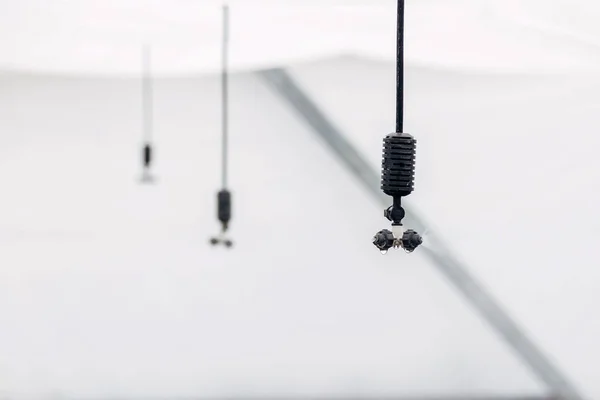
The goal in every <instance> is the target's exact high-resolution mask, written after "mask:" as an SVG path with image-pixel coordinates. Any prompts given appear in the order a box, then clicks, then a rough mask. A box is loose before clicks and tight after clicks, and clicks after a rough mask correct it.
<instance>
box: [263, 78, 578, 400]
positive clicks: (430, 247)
mask: <svg viewBox="0 0 600 400" xmlns="http://www.w3.org/2000/svg"><path fill="white" fill-rule="evenodd" d="M257 74H258V75H259V76H260V78H262V79H263V80H264V81H265V82H266V83H267V85H268V86H269V87H271V88H272V89H274V90H275V92H276V93H278V94H279V95H280V96H281V97H282V98H283V99H284V100H285V102H287V103H288V104H289V105H290V106H291V107H292V108H293V109H294V110H295V111H296V112H297V113H298V114H299V115H300V116H301V117H302V118H303V119H304V121H305V122H306V123H307V124H308V125H310V126H311V128H312V129H313V130H314V131H315V133H317V134H318V135H319V137H320V138H322V139H323V140H325V142H326V143H327V145H328V147H329V150H330V151H332V152H333V153H334V154H335V155H336V156H337V157H338V158H339V159H340V161H341V162H342V163H343V164H344V165H345V166H346V167H347V168H348V169H349V172H350V173H352V174H353V175H354V176H355V177H356V178H357V179H358V180H359V181H360V182H361V183H362V185H363V187H364V188H365V189H366V190H367V191H368V192H369V193H370V194H371V195H373V196H374V197H375V198H376V199H377V200H378V201H379V202H380V203H381V204H382V205H383V207H387V206H389V203H390V198H389V197H388V196H386V195H385V194H384V193H383V192H381V190H380V188H379V179H380V178H379V174H378V171H376V170H375V169H374V168H373V167H372V166H371V165H370V164H369V163H368V162H367V161H366V159H365V158H364V157H363V156H362V154H360V152H359V151H358V150H357V149H356V148H355V147H354V146H353V145H352V143H350V141H349V140H348V139H346V137H345V136H344V134H343V133H342V132H341V131H340V130H339V129H338V128H337V127H335V126H334V124H333V123H332V122H331V121H330V120H329V118H327V116H326V115H325V114H324V112H323V111H322V110H320V108H319V107H318V106H317V105H316V103H315V102H314V101H313V100H311V98H310V97H309V96H308V95H307V94H306V93H305V92H304V91H303V90H302V89H301V88H300V86H299V85H298V84H297V83H296V81H295V80H294V79H293V77H292V76H291V75H290V74H289V73H288V72H287V71H286V70H285V69H283V68H273V69H267V70H262V71H258V72H257ZM406 208H407V217H406V218H405V220H406V222H407V225H409V226H411V227H414V228H415V229H416V230H417V231H419V232H427V246H422V247H421V248H420V249H419V250H420V251H421V253H422V254H423V255H424V256H425V257H427V258H428V259H429V261H430V262H431V263H432V264H433V265H435V266H436V268H437V269H438V270H439V271H440V272H441V273H442V274H443V275H444V277H445V278H446V279H447V280H448V281H449V282H450V283H451V284H452V285H453V286H454V287H455V288H456V289H457V290H458V291H459V292H460V293H461V294H462V295H463V296H464V297H465V299H466V300H467V301H468V302H469V304H471V306H472V307H473V308H475V310H476V311H477V312H478V313H479V315H480V316H481V317H482V318H483V319H484V320H485V321H486V322H487V323H488V324H489V325H490V326H491V327H492V328H493V330H494V331H496V333H497V334H498V335H499V336H500V337H501V338H502V339H504V341H505V342H506V343H507V344H508V345H509V346H510V347H511V348H512V350H513V351H514V352H515V353H516V354H517V355H518V356H519V357H520V359H521V361H522V362H524V363H525V364H526V365H527V366H528V367H529V368H530V370H531V371H532V372H533V373H534V374H535V376H536V377H537V378H538V379H539V380H540V381H541V382H543V383H544V384H545V385H546V386H547V387H548V389H550V391H551V393H554V395H555V396H558V397H559V398H560V399H564V400H583V397H582V396H581V395H580V394H579V392H578V390H577V389H576V388H575V386H574V385H573V384H571V383H570V382H569V380H568V379H567V378H566V377H565V375H564V374H563V373H562V372H561V371H560V370H559V369H558V368H557V367H556V366H555V365H554V364H553V363H552V362H551V361H550V359H549V358H548V357H547V356H546V355H545V354H544V353H543V352H542V351H541V349H539V348H538V347H537V346H536V344H535V343H534V342H533V341H532V340H531V339H529V337H528V336H527V335H526V333H525V332H524V331H523V330H522V329H521V328H520V327H519V326H518V325H517V324H516V322H515V321H514V320H513V319H512V318H511V317H510V316H509V314H508V313H507V312H506V311H505V310H504V309H503V308H502V307H501V306H500V305H499V303H498V302H497V301H496V300H495V299H494V298H493V297H492V296H491V294H490V293H488V292H487V291H486V290H485V289H484V287H483V285H482V284H481V283H480V282H478V281H477V280H476V279H475V277H474V276H473V274H471V273H470V272H469V271H468V270H469V269H468V267H467V266H466V265H465V264H464V263H462V262H460V261H459V260H458V258H457V257H456V256H455V255H453V254H452V252H451V251H450V249H449V248H448V246H447V245H445V244H444V242H443V240H442V239H441V238H440V237H439V235H438V234H436V233H435V232H433V231H432V229H431V228H428V226H430V225H429V224H427V222H426V221H425V219H424V218H423V217H422V216H420V215H418V214H417V213H416V212H415V211H414V210H411V209H410V207H409V206H407V207H406Z"/></svg>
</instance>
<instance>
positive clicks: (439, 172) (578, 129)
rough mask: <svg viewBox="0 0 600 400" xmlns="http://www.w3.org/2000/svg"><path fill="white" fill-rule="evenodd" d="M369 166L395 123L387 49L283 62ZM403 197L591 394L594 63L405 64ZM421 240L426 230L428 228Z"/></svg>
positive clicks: (598, 392)
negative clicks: (492, 67) (383, 53)
mask: <svg viewBox="0 0 600 400" xmlns="http://www.w3.org/2000/svg"><path fill="white" fill-rule="evenodd" d="M291 71H292V72H293V75H294V76H295V77H296V78H297V79H298V80H299V82H300V83H301V84H302V86H304V87H305V88H306V89H307V90H308V92H309V93H310V95H311V96H312V97H313V98H314V99H315V100H316V101H317V103H318V104H319V105H320V106H321V107H322V108H323V109H325V110H327V112H328V113H329V115H330V116H331V118H332V119H333V121H334V122H335V123H336V124H337V125H338V126H339V127H340V129H341V130H342V131H343V132H345V133H346V134H347V135H349V136H350V137H351V138H352V139H353V141H354V143H355V145H356V146H357V147H358V148H360V149H362V150H363V151H364V153H365V155H366V156H368V158H369V159H370V160H371V162H372V164H373V166H374V167H376V166H377V165H378V164H379V163H380V162H381V161H380V160H381V158H380V157H381V136H383V135H385V134H387V133H389V132H391V131H392V130H393V128H394V112H395V110H394V104H395V103H394V102H395V87H394V85H390V84H389V83H390V81H393V80H394V76H395V68H394V65H393V63H381V62H373V61H365V60H359V59H351V58H345V59H340V60H336V61H329V62H322V63H319V64H318V65H304V66H302V67H293V68H292V69H291ZM406 85H407V86H406V93H405V95H406V98H405V100H406V119H405V129H404V130H405V131H406V132H409V133H412V134H414V135H415V136H416V137H417V139H418V145H417V147H418V153H417V154H418V155H417V175H416V184H415V185H416V186H415V192H414V193H413V194H412V195H411V196H410V197H409V198H408V201H409V203H410V204H411V205H413V206H416V207H417V209H418V210H420V211H421V213H422V214H423V215H424V216H425V217H426V218H427V219H428V220H429V221H430V222H431V223H433V226H434V227H435V229H436V230H437V231H439V232H441V233H442V235H443V237H445V239H447V241H448V242H449V243H450V245H451V247H452V248H453V250H455V251H456V253H457V254H458V255H459V257H460V259H462V260H464V261H466V262H467V264H469V265H470V266H471V267H472V271H473V272H474V273H475V274H476V275H477V276H478V277H480V278H481V279H483V281H484V283H485V284H486V286H487V287H489V288H491V289H492V292H493V293H494V294H495V295H496V296H497V297H499V298H500V299H501V300H502V303H503V304H504V305H506V306H507V307H508V310H509V311H510V313H511V314H513V315H514V316H515V317H516V318H517V320H518V321H520V322H522V323H523V325H524V326H525V327H526V329H527V330H528V331H529V332H531V333H532V335H533V338H534V339H535V340H536V341H537V342H538V343H539V344H540V345H541V346H542V348H543V349H545V350H547V351H549V353H550V355H551V356H552V357H553V359H555V360H556V361H557V362H558V365H559V366H560V367H561V368H562V369H564V370H565V371H566V372H567V373H568V375H569V376H571V377H572V378H573V379H574V381H575V382H576V383H577V384H578V385H579V386H581V387H582V388H583V389H585V390H586V391H587V393H589V394H590V396H591V398H598V397H600V385H599V384H598V380H597V379H596V377H597V371H598V365H597V360H598V359H600V345H599V344H598V337H600V324H599V323H598V321H597V319H596V318H594V317H593V314H592V313H593V311H592V310H594V309H595V304H598V302H599V301H600V297H599V295H598V287H599V285H600V274H599V273H598V272H597V265H598V262H599V260H600V253H599V251H598V246H597V243H598V241H599V240H600V212H599V211H598V209H597V204H599V202H600V160H599V159H598V155H597V149H598V148H599V146H600V138H599V137H598V135H596V134H595V133H593V129H594V128H593V127H595V126H597V125H598V115H599V111H600V102H599V101H598V96H597V93H598V91H599V90H600V73H595V74H586V75H583V74H579V73H567V74H556V75H551V74H548V75H534V74H477V73H470V74H469V73H463V72H461V71H458V72H457V71H447V70H442V69H436V68H423V67H417V68H414V67H409V68H408V69H407V71H406ZM425 240H426V239H425Z"/></svg>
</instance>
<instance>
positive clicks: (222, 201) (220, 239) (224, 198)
mask: <svg viewBox="0 0 600 400" xmlns="http://www.w3.org/2000/svg"><path fill="white" fill-rule="evenodd" d="M217 217H218V219H219V222H221V234H220V235H219V236H214V237H212V238H211V239H210V244H212V245H213V246H216V245H217V244H219V243H223V244H224V245H225V247H231V246H233V242H232V241H231V239H228V238H227V237H225V233H226V232H227V229H229V221H230V220H231V192H230V191H229V190H226V189H223V190H220V191H219V192H218V193H217Z"/></svg>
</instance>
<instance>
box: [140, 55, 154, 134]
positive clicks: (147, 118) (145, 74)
mask: <svg viewBox="0 0 600 400" xmlns="http://www.w3.org/2000/svg"><path fill="white" fill-rule="evenodd" d="M150 57H151V50H150V46H148V45H144V47H143V50H142V124H143V126H142V129H143V135H144V140H145V142H146V144H147V145H148V144H150V142H151V140H152V119H153V116H152V113H153V109H152V76H151V73H152V71H151V69H150V63H151V59H150Z"/></svg>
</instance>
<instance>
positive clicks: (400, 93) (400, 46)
mask: <svg viewBox="0 0 600 400" xmlns="http://www.w3.org/2000/svg"><path fill="white" fill-rule="evenodd" d="M397 28H398V33H397V37H396V132H399V133H401V132H402V129H403V127H404V126H403V125H404V0H398V19H397Z"/></svg>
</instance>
